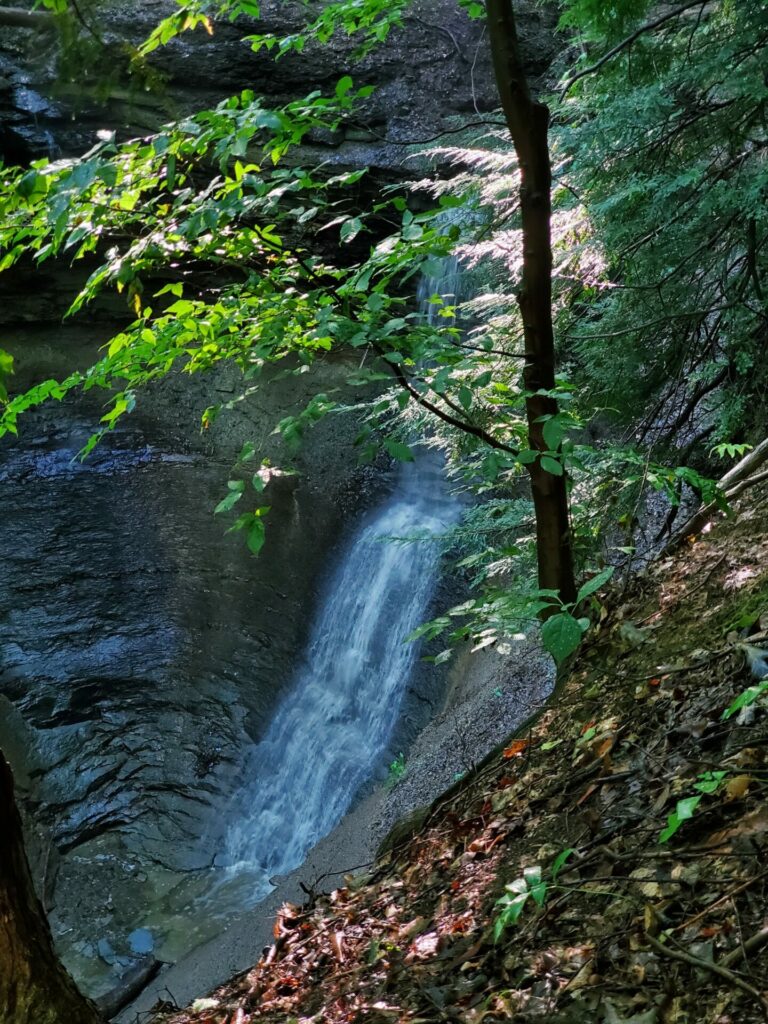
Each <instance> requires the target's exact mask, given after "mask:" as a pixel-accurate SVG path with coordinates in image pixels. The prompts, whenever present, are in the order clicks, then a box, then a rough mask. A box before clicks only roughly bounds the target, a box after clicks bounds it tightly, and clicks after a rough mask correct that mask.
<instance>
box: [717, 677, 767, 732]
mask: <svg viewBox="0 0 768 1024" xmlns="http://www.w3.org/2000/svg"><path fill="white" fill-rule="evenodd" d="M766 692H768V679H761V680H760V682H759V683H755V684H754V685H753V686H748V687H747V688H746V690H742V691H741V693H740V694H739V695H738V697H737V698H736V699H735V700H734V701H733V703H732V704H730V705H729V706H728V707H727V708H726V709H725V711H724V712H723V714H722V720H723V721H724V722H725V721H727V720H728V719H729V718H730V717H731V716H732V715H735V714H736V712H737V711H741V709H742V708H747V707H749V705H750V704H754V703H755V701H757V700H759V699H760V698H761V697H762V696H763V694H764V693H766Z"/></svg>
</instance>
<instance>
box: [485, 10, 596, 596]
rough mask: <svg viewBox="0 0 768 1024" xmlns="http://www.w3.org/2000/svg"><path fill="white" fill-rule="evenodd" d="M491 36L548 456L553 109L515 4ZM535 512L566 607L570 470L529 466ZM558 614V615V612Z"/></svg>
mask: <svg viewBox="0 0 768 1024" xmlns="http://www.w3.org/2000/svg"><path fill="white" fill-rule="evenodd" d="M487 10H488V31H489V36H490V40H491V54H492V57H493V67H494V72H495V75H496V84H497V86H498V90H499V96H500V98H501V105H502V108H503V110H504V115H505V118H506V121H507V125H508V127H509V132H510V135H511V137H512V142H513V144H514V147H515V152H516V153H517V160H518V164H519V167H520V211H521V218H522V241H523V272H522V280H521V284H520V291H519V293H518V304H519V306H520V314H521V316H522V320H523V332H524V333H523V337H524V341H525V368H524V370H523V382H524V385H525V389H526V391H527V392H528V393H529V394H531V397H530V398H528V399H527V400H526V414H527V418H528V441H529V445H530V448H531V449H532V450H533V451H539V452H543V451H547V450H548V445H547V444H546V442H545V440H544V436H543V427H544V423H543V422H541V417H543V416H553V415H556V414H557V411H558V406H557V401H556V400H555V399H554V398H552V397H549V396H548V395H538V394H536V392H537V391H539V390H545V391H551V390H552V389H553V388H554V386H555V343H554V330H553V326H552V240H551V234H550V220H551V215H552V200H551V188H552V171H551V167H550V161H549V144H548V141H547V132H548V129H549V110H548V109H547V107H546V106H545V105H544V104H543V103H538V102H536V101H535V100H533V99H532V98H531V94H530V92H529V89H528V83H527V82H526V79H525V73H524V71H523V66H522V60H521V56H520V48H519V45H518V39H517V29H516V26H515V14H514V9H513V5H512V0H487ZM528 471H529V474H530V477H531V489H532V492H533V505H534V510H535V513H536V542H537V543H536V551H537V559H538V573H539V586H540V587H541V588H542V589H547V590H556V591H557V592H558V593H559V594H560V597H561V598H562V600H563V601H566V602H569V601H573V600H575V598H576V585H575V582H574V578H573V549H572V543H571V526H570V518H569V514H568V490H567V479H566V475H565V472H563V474H562V475H561V476H556V475H554V474H553V473H549V472H547V470H545V469H543V468H542V466H541V461H540V459H537V460H536V461H535V462H532V463H530V464H529V465H528ZM553 610H554V609H553Z"/></svg>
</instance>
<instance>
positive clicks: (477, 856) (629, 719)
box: [158, 492, 768, 1024]
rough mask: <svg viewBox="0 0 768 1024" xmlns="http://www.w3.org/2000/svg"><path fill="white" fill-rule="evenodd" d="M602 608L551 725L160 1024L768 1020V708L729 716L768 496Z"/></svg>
mask: <svg viewBox="0 0 768 1024" xmlns="http://www.w3.org/2000/svg"><path fill="white" fill-rule="evenodd" d="M602 601H603V607H602V608H599V607H597V608H596V609H595V612H596V618H598V619H599V621H598V623H597V625H596V626H595V627H594V629H593V630H592V632H591V634H590V636H589V639H588V642H587V643H586V645H585V647H584V649H583V650H582V652H581V654H580V656H579V657H578V659H577V661H576V662H575V664H574V665H573V666H572V667H571V670H570V672H569V674H568V675H567V678H565V679H564V681H563V683H562V685H561V688H560V689H559V692H558V694H557V695H556V696H555V697H554V698H553V700H552V702H551V704H550V707H549V708H548V709H547V710H546V711H545V712H544V714H543V715H542V716H541V717H540V718H539V720H538V721H537V722H536V723H535V724H534V725H533V726H531V727H530V728H529V730H528V732H526V733H525V734H524V735H520V736H518V737H517V738H516V739H514V740H511V741H510V742H509V745H508V746H507V748H506V749H505V751H504V752H503V753H501V754H497V755H496V756H494V757H493V758H492V759H491V760H490V761H488V762H487V763H486V764H485V765H484V766H483V767H482V768H481V769H480V770H479V771H478V772H477V773H476V774H475V775H474V776H473V777H472V778H471V779H469V780H467V781H466V782H465V783H464V784H462V786H461V787H460V788H459V789H458V790H457V791H455V792H454V793H452V794H451V795H450V796H449V797H448V798H447V799H444V800H443V801H442V802H441V803H439V804H438V805H436V806H435V807H434V808H433V810H432V813H431V815H430V817H429V818H428V820H427V822H426V824H425V825H423V826H422V828H421V830H420V831H419V832H417V833H416V834H414V835H412V836H411V837H410V838H408V839H406V840H404V841H402V842H401V843H400V845H399V846H397V847H396V848H395V849H394V850H390V852H389V853H387V854H386V855H385V856H384V857H383V859H382V860H381V861H380V862H379V863H378V864H376V865H375V866H374V867H373V868H372V871H371V873H370V874H369V875H367V876H365V877H357V878H354V879H352V878H350V879H347V880H345V881H346V883H347V884H346V885H345V887H343V888H340V889H338V890H337V891H336V892H334V893H333V894H332V895H331V896H330V897H322V898H318V899H317V900H316V901H312V900H310V902H309V903H308V904H307V905H306V906H304V907H303V908H298V907H293V906H289V905H286V906H284V907H283V909H282V911H281V913H280V915H279V916H278V918H277V920H276V922H275V927H274V939H275V941H274V944H273V945H272V946H270V947H269V948H268V949H267V950H266V951H265V954H264V956H263V957H262V959H261V960H260V961H259V963H258V964H256V966H255V967H254V968H253V969H252V970H251V971H249V972H247V973H245V974H243V975H241V976H239V977H238V978H235V979H233V980H232V981H231V982H230V983H229V984H228V985H227V986H225V987H224V988H222V989H220V990H219V991H217V992H216V993H214V994H213V995H212V996H211V997H210V998H209V999H207V1000H205V1001H202V1002H198V1004H196V1005H195V1006H194V1007H193V1008H191V1009H189V1010H186V1011H182V1012H179V1011H176V1010H174V1009H172V1008H170V1007H166V1010H167V1011H168V1012H167V1013H163V1014H161V1015H160V1016H159V1017H158V1020H163V1021H167V1024H189V1022H195V1024H250V1022H255V1021H269V1022H278V1021H279V1022H286V1021H294V1020H298V1021H307V1022H309V1021H313V1022H318V1024H320V1022H327V1024H331V1022H333V1024H336V1022H339V1024H340V1022H361V1024H362V1022H370V1024H389V1022H392V1024H394V1022H399V1021H403V1022H410V1024H415V1022H417V1021H425V1022H426V1021H429V1022H433V1021H435V1022H436V1021H462V1022H470V1024H475V1022H477V1024H480V1022H490V1021H521V1022H523V1021H530V1020H539V1019H541V1020H547V1021H550V1022H558V1024H565V1022H590V1024H592V1022H594V1024H656V1022H659V1024H662V1022H665V1024H682V1022H712V1024H714V1022H717V1024H748V1022H751V1021H759V1020H765V1019H768V916H767V914H768V909H767V908H766V904H765V894H766V887H767V886H768V807H766V804H765V799H764V797H765V792H766V787H767V786H768V715H767V714H766V712H765V710H764V709H763V708H762V707H761V705H760V702H759V700H758V701H756V702H755V703H754V704H752V705H751V706H749V707H748V708H747V709H746V710H744V711H742V712H740V713H738V714H737V713H734V714H732V715H731V716H730V717H729V718H727V719H725V720H724V719H723V712H724V711H725V710H726V709H728V708H729V706H730V705H731V704H732V702H733V701H734V699H735V698H736V697H737V696H738V695H739V694H741V693H742V692H743V691H744V690H745V688H746V687H748V686H750V685H752V684H754V683H755V677H754V676H753V675H752V674H751V673H750V669H749V664H748V658H747V654H746V653H745V650H744V645H743V642H742V641H741V639H740V632H739V631H741V630H742V629H743V628H744V627H746V626H748V625H750V624H751V627H752V630H753V631H756V630H760V629H762V630H765V629H766V627H768V617H766V615H765V612H768V495H767V494H766V492H762V493H753V494H751V496H750V499H749V501H748V502H746V501H745V502H744V503H743V504H742V505H741V506H740V507H739V508H738V512H737V515H736V516H735V517H733V518H732V519H730V520H721V521H719V522H718V523H717V524H715V525H714V526H710V527H705V531H704V533H703V534H702V535H701V536H698V537H696V538H689V540H688V541H687V542H686V544H685V545H684V546H683V548H682V549H681V550H680V551H678V553H677V554H675V555H674V556H672V557H669V558H666V559H664V560H662V561H660V562H659V563H657V564H656V565H655V566H654V567H653V569H652V570H651V571H650V572H649V573H648V574H647V575H646V576H645V577H644V578H642V579H639V580H636V581H635V582H634V583H633V585H632V586H631V587H630V588H629V589H628V590H627V591H626V592H625V593H622V592H621V590H620V588H615V589H614V590H612V591H609V592H607V593H605V594H603V595H602ZM750 642H751V643H758V644H759V637H751V638H750ZM765 671H766V672H768V665H766V666H765ZM697 787H698V788H697ZM696 797H698V798H699V800H698V801H696V799H695V798H696ZM681 801H682V803H681ZM676 811H677V812H678V815H677V818H675V817H674V814H675V812H676ZM665 828H666V830H667V833H673V834H670V835H669V837H668V838H666V839H665V841H663V842H662V841H660V836H661V835H662V831H663V830H664V829H665ZM505 886H507V889H505ZM505 893H506V896H505ZM502 897H504V898H505V900H506V907H505V905H499V904H498V903H497V901H498V900H499V899H500V898H502ZM505 916H506V923H505ZM515 918H517V920H514V919H515Z"/></svg>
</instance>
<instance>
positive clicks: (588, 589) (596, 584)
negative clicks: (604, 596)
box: [576, 565, 615, 604]
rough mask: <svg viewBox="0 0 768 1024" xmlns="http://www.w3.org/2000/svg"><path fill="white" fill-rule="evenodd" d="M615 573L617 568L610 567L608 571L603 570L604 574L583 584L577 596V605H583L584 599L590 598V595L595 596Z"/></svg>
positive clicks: (600, 573)
mask: <svg viewBox="0 0 768 1024" xmlns="http://www.w3.org/2000/svg"><path fill="white" fill-rule="evenodd" d="M614 572H615V567H614V566H612V565H609V566H608V568H607V569H603V570H602V572H599V573H598V574H597V576H593V577H592V579H591V580H587V582H586V583H583V584H582V585H581V587H579V592H578V594H577V595H576V604H581V602H582V601H583V600H584V598H586V597H589V596H590V594H594V593H595V591H596V590H599V589H600V587H602V586H603V584H604V583H607V582H608V580H609V579H610V578H611V576H613V574H614Z"/></svg>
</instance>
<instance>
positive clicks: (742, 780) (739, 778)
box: [725, 775, 752, 802]
mask: <svg viewBox="0 0 768 1024" xmlns="http://www.w3.org/2000/svg"><path fill="white" fill-rule="evenodd" d="M750 782H752V776H751V775H736V776H735V777H734V778H732V779H731V780H730V782H729V783H728V785H727V786H726V787H725V799H726V801H728V802H729V801H731V800H741V798H742V797H743V796H745V794H746V792H747V790H748V789H749V784H750Z"/></svg>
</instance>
